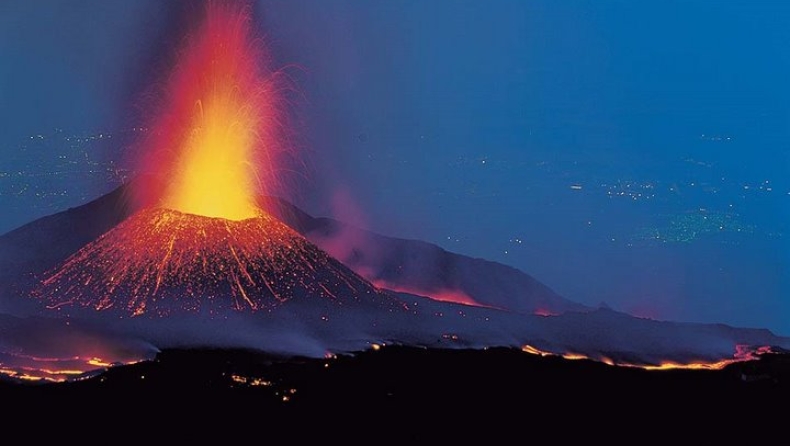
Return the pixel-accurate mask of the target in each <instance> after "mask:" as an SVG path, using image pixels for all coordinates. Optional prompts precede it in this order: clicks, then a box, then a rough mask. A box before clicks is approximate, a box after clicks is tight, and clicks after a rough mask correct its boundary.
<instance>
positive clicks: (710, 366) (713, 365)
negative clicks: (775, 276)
mask: <svg viewBox="0 0 790 446" xmlns="http://www.w3.org/2000/svg"><path fill="white" fill-rule="evenodd" d="M521 351H523V352H525V353H529V354H531V355H538V356H560V357H562V358H565V359H569V360H579V359H588V360H591V361H597V362H603V363H604V364H608V365H616V366H620V367H634V368H640V369H645V370H677V369H683V370H721V369H723V368H725V367H727V366H728V365H730V364H735V363H738V362H745V361H754V360H757V359H760V355H763V354H766V353H771V347H769V346H762V347H753V346H749V345H742V344H739V345H736V346H735V353H734V354H733V356H732V357H731V358H725V359H721V360H719V361H697V362H686V363H680V362H675V361H662V362H660V363H658V364H632V363H628V362H615V361H614V360H612V359H610V358H607V357H605V356H600V357H598V358H594V357H591V356H587V355H583V354H579V353H571V352H565V353H552V352H549V351H546V350H541V349H539V348H537V347H534V346H532V345H529V344H527V345H524V346H523V347H521Z"/></svg>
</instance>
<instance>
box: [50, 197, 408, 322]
mask: <svg viewBox="0 0 790 446" xmlns="http://www.w3.org/2000/svg"><path fill="white" fill-rule="evenodd" d="M36 294H37V295H38V296H39V297H40V298H42V299H44V300H45V302H46V303H47V306H48V307H49V308H53V309H54V308H57V309H60V310H68V309H69V308H70V307H73V306H78V307H88V308H93V309H95V310H109V309H115V310H118V311H120V312H121V313H122V314H123V313H126V314H131V315H135V316H137V315H141V314H143V313H149V312H150V314H153V315H159V316H165V315H168V314H171V313H172V312H174V311H179V310H191V311H198V310H205V309H208V311H210V312H213V311H214V310H220V309H223V308H230V309H234V310H245V309H246V310H259V309H268V308H272V307H274V306H276V305H279V304H281V303H283V302H286V301H288V300H290V299H292V298H310V297H315V298H323V299H326V300H327V301H330V302H334V303H336V304H338V305H342V304H343V303H346V302H349V301H357V300H360V298H361V297H363V296H365V297H367V298H369V299H366V300H363V302H362V304H364V303H365V302H369V303H370V304H373V305H380V304H387V305H390V304H393V305H394V304H395V302H396V300H395V299H394V298H389V297H387V296H386V295H385V294H384V293H382V292H380V291H378V290H377V289H376V288H375V287H373V286H372V285H371V284H370V283H368V282H367V281H365V280H364V279H362V278H361V277H359V276H358V275H357V274H355V273H354V272H353V271H351V270H350V269H348V268H347V267H345V266H344V265H343V264H342V263H340V262H338V261H337V260H335V259H333V258H331V257H329V255H327V254H326V253H325V252H324V251H321V250H320V249H319V248H318V247H316V246H315V245H313V244H312V243H310V242H309V241H307V240H306V239H305V238H304V237H302V236H301V235H299V234H298V233H296V232H295V231H294V230H292V229H291V228H289V227H287V226H286V225H284V224H283V223H281V222H280V221H278V220H276V219H274V218H273V217H271V216H269V215H268V214H265V213H264V214H262V215H261V216H260V217H256V218H250V219H246V220H242V221H232V220H227V219H219V218H210V217H201V216H197V215H192V214H185V213H182V212H177V211H172V210H166V209H145V210H143V211H140V212H138V213H137V214H135V215H133V216H132V217H130V218H128V219H127V220H125V221H124V222H122V223H121V224H120V225H118V226H116V227H115V228H113V229H112V230H110V231H109V232H107V233H105V234H104V235H102V236H101V237H100V238H98V239H97V240H95V241H93V242H91V243H89V244H88V245H86V246H85V247H83V248H82V249H81V250H79V251H78V252H77V253H75V254H73V255H72V256H71V257H69V258H68V259H67V260H66V261H65V263H64V264H63V265H62V266H60V267H59V268H58V269H56V270H55V271H54V273H52V274H51V275H50V276H49V277H48V278H47V279H45V280H44V281H43V283H42V285H41V287H40V288H39V290H38V291H37V293H36Z"/></svg>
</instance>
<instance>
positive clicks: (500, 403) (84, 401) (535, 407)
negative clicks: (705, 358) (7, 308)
mask: <svg viewBox="0 0 790 446" xmlns="http://www.w3.org/2000/svg"><path fill="white" fill-rule="evenodd" d="M789 392H790V357H788V356H786V355H766V356H765V357H763V358H761V360H759V361H755V362H753V363H745V364H733V365H731V366H729V367H727V368H726V369H724V370H718V371H671V372H666V371H663V372H648V371H645V370H638V369H628V368H619V367H611V366H607V365H604V364H600V363H594V362H591V361H567V360H564V359H562V358H541V357H537V356H533V355H526V354H524V353H522V352H520V351H517V350H510V349H489V350H437V349H432V350H426V349H417V348H400V347H386V348H383V349H381V350H379V351H370V350H369V351H366V352H363V353H360V354H358V355H355V356H340V357H337V358H330V359H304V358H290V359H288V358H282V357H274V356H266V355H260V354H256V353H252V352H248V351H229V350H225V351H222V350H170V351H164V352H162V353H161V354H160V355H159V356H158V357H157V360H156V361H153V362H145V363H141V364H137V365H134V366H128V367H119V368H116V369H111V370H110V371H108V372H107V373H106V374H105V375H104V376H101V377H98V378H94V379H90V380H87V381H82V382H74V383H68V384H61V385H48V386H11V385H4V384H3V383H2V382H0V394H1V395H3V397H4V403H5V404H22V403H27V404H32V405H34V407H35V406H37V405H39V403H46V407H47V408H48V409H50V410H52V411H53V412H55V413H58V417H56V418H60V417H62V416H64V415H65V416H69V414H73V415H71V416H74V417H77V416H80V417H82V416H84V411H82V410H77V411H76V412H75V411H74V410H73V409H74V408H75V405H77V406H83V405H84V406H85V409H90V410H88V411H87V412H88V413H90V414H91V415H90V416H91V420H96V417H99V418H103V417H108V418H112V419H114V420H116V422H124V423H128V421H126V419H125V418H122V417H119V416H118V410H122V409H123V408H124V407H126V408H129V409H128V410H135V411H137V410H138V409H136V407H137V405H138V404H142V405H143V406H144V407H145V408H146V414H147V415H148V416H151V415H153V414H160V413H161V414H162V415H163V417H162V418H161V419H165V420H170V419H173V417H174V416H186V415H187V414H188V415H189V416H193V415H201V416H202V417H204V418H205V419H206V420H207V421H208V424H206V425H205V426H201V427H200V429H198V432H200V433H203V432H205V431H206V430H212V429H217V431H218V432H221V433H222V435H223V437H224V436H226V435H229V434H231V433H232V432H233V431H236V430H237V429H244V426H247V429H250V430H252V429H254V430H255V434H256V435H260V434H261V432H268V431H269V430H275V429H274V427H272V426H277V427H278V428H279V427H282V426H283V425H280V424H276V425H275V424H272V421H274V420H283V421H289V422H292V423H294V424H296V425H297V430H296V431H292V430H288V429H287V428H283V429H286V431H285V434H286V435H287V436H289V437H291V436H293V435H298V434H299V433H300V432H301V433H305V432H314V434H315V435H316V436H320V437H322V438H323V439H325V438H326V436H327V435H337V436H341V435H342V436H344V437H349V438H353V437H354V436H356V435H358V434H359V432H357V428H353V426H361V427H359V428H358V429H359V430H362V432H370V431H365V430H364V429H365V427H367V426H371V427H372V428H373V432H375V434H374V435H379V436H382V437H384V438H386V439H389V440H392V438H393V436H411V435H416V434H418V433H420V432H428V431H430V432H434V433H436V435H437V436H438V438H439V439H442V440H445V441H446V440H447V439H448V438H458V439H465V440H466V441H467V442H468V441H469V434H470V433H477V434H480V435H484V436H485V438H486V439H487V440H488V441H491V439H492V438H497V437H498V436H499V435H504V436H511V439H512V435H513V434H516V436H515V438H521V437H520V436H523V437H524V438H527V439H528V438H541V437H540V435H541V433H542V432H549V433H550V436H551V438H553V437H554V436H556V438H558V439H559V438H563V439H567V437H568V436H569V435H574V434H575V435H579V436H581V437H584V438H586V439H587V440H589V439H590V438H601V437H602V436H603V437H605V438H606V439H607V440H618V439H619V440H625V441H627V442H629V443H631V442H634V440H635V438H644V436H646V435H650V436H651V438H653V436H654V435H655V434H657V433H659V432H667V430H669V431H674V430H678V429H679V427H680V426H683V427H691V428H692V429H691V431H692V432H694V431H697V430H699V431H700V433H702V431H704V433H705V436H706V439H709V438H710V437H711V436H712V435H715V434H716V433H717V432H718V433H720V434H722V435H728V436H730V435H733V434H734V433H737V432H738V431H741V430H742V431H743V432H744V433H747V434H748V436H749V437H750V438H753V436H754V435H756V434H759V433H760V432H761V431H763V430H766V429H768V431H769V432H772V434H773V435H777V434H778V435H781V433H779V432H778V431H777V430H776V428H777V427H780V426H781V425H780V426H772V425H771V420H772V419H781V418H782V417H784V412H783V411H782V410H781V407H782V405H783V404H784V403H785V402H786V398H787V397H788V396H790V395H789ZM119 402H123V404H119ZM152 402H155V404H152ZM218 402H221V403H222V404H218ZM774 404H778V407H779V409H778V410H777V409H774V407H775V406H773V405H774ZM105 405H109V406H110V407H114V406H118V409H114V410H106V411H96V410H95V407H103V406H105ZM12 407H13V406H12ZM250 407H251V408H253V410H250V409H249V408H250ZM63 409H68V410H65V411H64V410H63ZM13 412H16V413H18V414H20V415H22V414H24V415H25V416H28V414H27V413H26V412H21V413H20V411H9V414H11V413H13ZM152 418H153V417H152ZM156 419H159V418H158V417H157V418H156ZM120 420H123V421H120ZM730 421H732V422H735V424H726V425H725V424H723V423H724V422H730ZM744 422H760V426H753V428H752V427H749V426H748V425H744ZM168 426H171V428H172V429H178V430H179V432H180V435H183V434H184V432H185V431H190V430H194V429H196V427H192V428H191V429H184V428H183V424H182V423H161V426H158V427H160V428H163V429H167V427H168ZM286 426H287V425H286ZM319 426H322V427H325V428H326V430H324V429H317V428H318V427H319ZM342 426H349V427H348V429H347V430H344V431H342V432H341V431H339V429H340V427H342ZM231 427H232V428H231ZM636 427H638V428H639V429H635V428H636ZM558 428H559V429H560V430H558ZM754 428H759V429H754ZM643 429H644V430H643ZM654 430H655V431H656V432H653V431H654ZM680 430H683V429H680ZM634 433H636V435H637V437H634V436H633V435H634ZM505 434H507V435H505ZM266 435H269V434H268V433H266ZM683 435H684V436H683V437H681V438H683V439H687V438H688V437H687V436H686V435H688V434H687V433H684V434H683ZM365 438H366V439H367V440H368V441H369V439H368V437H365ZM412 439H413V440H417V441H418V442H420V441H425V437H422V436H415V437H413V438H412ZM637 442H638V441H637ZM385 443H386V442H385ZM776 444H781V441H780V442H779V443H776Z"/></svg>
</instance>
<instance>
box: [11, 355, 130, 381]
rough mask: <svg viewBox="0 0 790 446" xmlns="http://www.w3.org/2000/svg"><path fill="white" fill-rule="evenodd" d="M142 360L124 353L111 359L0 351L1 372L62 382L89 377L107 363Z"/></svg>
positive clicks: (33, 378) (116, 363) (114, 363)
mask: <svg viewBox="0 0 790 446" xmlns="http://www.w3.org/2000/svg"><path fill="white" fill-rule="evenodd" d="M108 354H110V353H108ZM116 356H117V353H116ZM142 360H143V359H142V358H132V357H127V356H124V357H116V358H115V359H114V360H112V361H110V360H108V359H102V358H99V357H94V356H66V357H37V356H31V355H25V354H22V353H7V352H0V375H5V376H7V377H9V378H12V379H16V380H21V381H45V382H64V381H71V380H75V379H80V378H85V377H89V376H92V374H95V373H96V372H99V371H102V370H104V369H106V368H109V367H113V366H117V365H128V364H135V363H137V362H140V361H142Z"/></svg>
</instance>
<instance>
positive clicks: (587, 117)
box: [0, 0, 790, 335]
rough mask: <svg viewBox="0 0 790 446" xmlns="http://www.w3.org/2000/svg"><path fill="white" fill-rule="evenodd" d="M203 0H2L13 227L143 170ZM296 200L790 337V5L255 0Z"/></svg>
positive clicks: (595, 291)
mask: <svg viewBox="0 0 790 446" xmlns="http://www.w3.org/2000/svg"><path fill="white" fill-rule="evenodd" d="M188 9H190V6H189V5H187V4H186V3H185V2H161V1H158V0H136V1H134V2H129V1H125V0H112V1H109V0H90V1H81V2H70V1H66V0H58V1H56V0H37V1H36V2H2V3H0V209H3V212H2V214H0V216H1V217H0V232H6V231H8V230H11V229H13V228H15V227H17V226H19V225H21V224H24V223H26V222H28V221H30V220H32V219H35V218H38V217H41V216H44V215H48V214H51V213H54V212H58V211H61V210H64V209H66V208H68V207H69V206H75V205H78V204H80V203H83V202H85V201H86V200H90V199H92V198H95V197H98V196H99V195H101V194H102V193H105V192H107V191H109V190H111V189H112V188H114V187H116V186H117V185H118V184H119V183H120V182H121V181H122V180H123V179H124V178H127V177H128V176H129V175H132V174H133V172H131V171H130V169H131V168H132V167H133V166H132V165H131V164H130V163H129V159H130V156H129V152H130V151H132V149H130V147H133V146H134V142H135V141H137V140H139V139H140V138H141V136H142V135H144V134H145V129H144V128H141V126H142V125H143V122H144V117H145V104H146V95H149V94H150V93H151V88H152V85H156V83H157V82H162V80H163V78H164V76H166V75H167V72H168V67H169V66H170V65H171V64H172V60H173V56H174V52H175V49H176V47H177V46H178V43H179V42H180V40H179V39H181V38H182V37H181V31H182V30H183V28H184V21H185V17H188V16H189V15H188V14H185V10H188ZM256 13H257V14H258V17H257V19H258V23H259V24H260V33H261V35H262V36H263V39H264V41H265V42H266V43H267V46H268V47H269V48H270V50H271V52H272V57H273V63H274V65H275V67H284V68H283V69H284V70H285V71H286V72H287V73H288V75H289V76H290V77H291V78H292V79H293V84H294V86H295V89H296V90H298V91H297V92H293V93H292V96H293V97H292V98H291V103H292V112H293V114H294V119H293V131H294V133H295V135H297V136H296V138H294V141H293V142H292V144H293V145H294V147H296V150H297V151H298V153H299V154H300V156H301V157H302V159H303V160H304V163H305V166H304V167H303V168H300V169H298V171H297V172H296V173H284V174H283V175H284V176H285V177H287V181H288V184H291V185H292V188H291V192H290V193H289V197H288V198H289V199H291V200H293V201H294V202H296V203H297V204H299V205H300V206H302V207H303V208H305V210H307V211H308V212H310V213H312V214H316V215H332V216H335V217H337V218H339V219H342V220H346V221H349V222H351V223H354V224H357V225H359V226H363V227H366V228H369V229H371V230H373V231H376V232H380V233H383V234H387V235H392V236H398V237H405V238H416V239H423V240H426V241H430V242H433V243H437V244H439V245H440V246H442V247H444V248H446V249H448V250H451V251H454V252H459V253H463V254H467V255H471V256H474V257H483V258H487V259H491V260H496V261H499V262H502V263H506V264H509V265H512V266H515V267H517V268H519V269H522V270H524V271H526V272H528V273H530V274H532V275H533V276H535V277H536V278H537V279H539V280H541V281H542V282H544V283H546V284H547V285H549V286H550V287H552V288H553V289H555V290H556V291H557V292H559V293H560V294H562V295H564V296H565V297H567V298H569V299H572V300H576V301H578V302H582V303H585V304H588V305H593V306H594V305H598V304H599V303H601V302H605V303H607V304H608V305H610V306H612V307H613V308H616V309H620V310H624V311H628V312H632V313H633V314H636V315H640V316H647V317H653V318H660V319H676V320H687V321H704V322H725V323H730V324H734V325H741V326H757V327H766V328H770V329H772V330H774V331H776V332H777V333H780V334H784V335H790V317H788V315H790V299H789V298H788V296H790V274H788V271H790V254H788V252H790V218H789V217H790V215H788V213H789V211H788V209H790V206H789V205H790V179H788V175H787V173H788V168H789V167H790V164H789V163H790V150H788V149H790V87H788V81H790V27H788V26H787V24H788V23H790V4H786V3H785V2H779V1H745V0H744V1H727V2H709V1H702V0H700V1H666V0H661V1H652V0H650V1H640V2H634V1H625V0H624V1H603V2H602V1H571V0H568V1H561V2H559V1H556V0H512V1H508V0H496V1H489V2H481V1H474V0H469V1H467V0H429V1H418V0H412V1H389V0H374V1H371V0H368V1H362V0H357V1H322V0H312V1H286V0H282V1H260V2H258V3H257V8H256Z"/></svg>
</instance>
